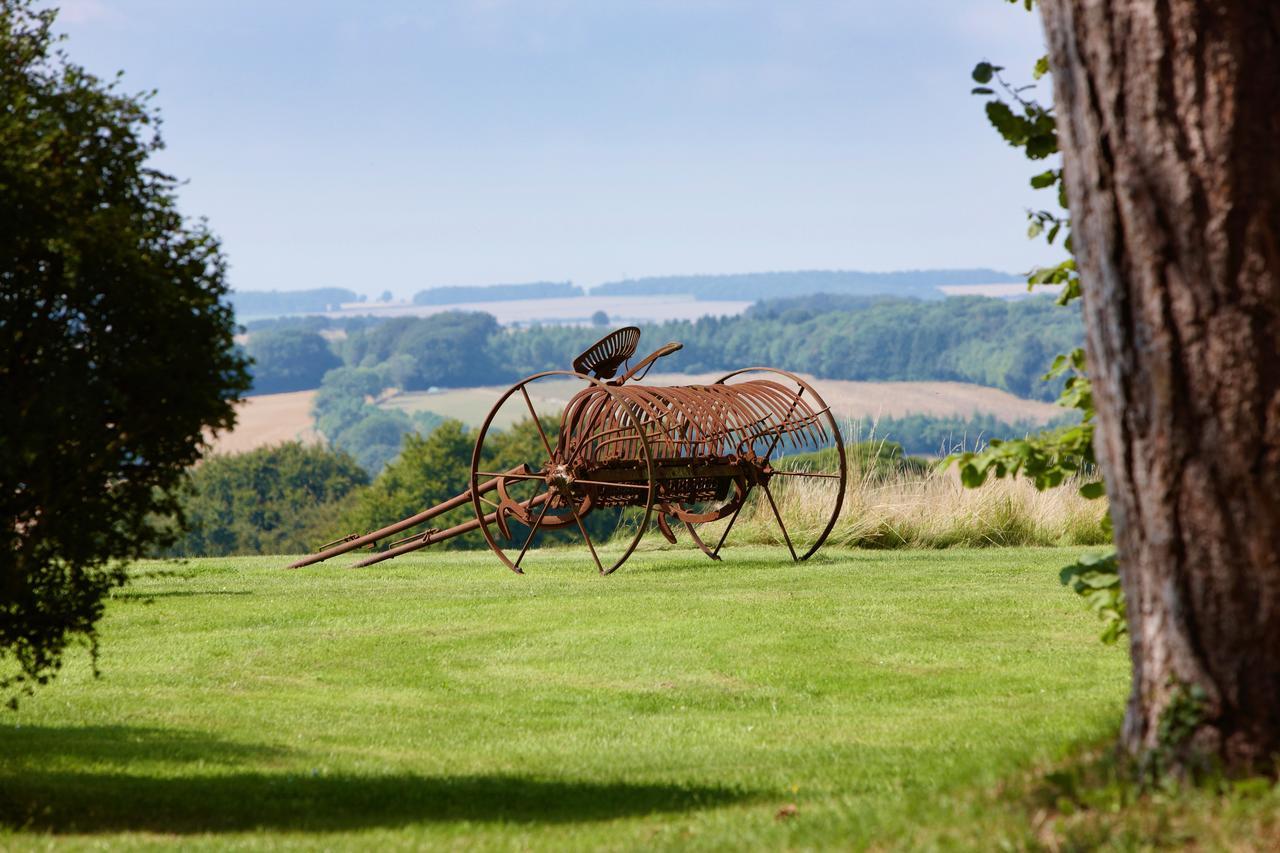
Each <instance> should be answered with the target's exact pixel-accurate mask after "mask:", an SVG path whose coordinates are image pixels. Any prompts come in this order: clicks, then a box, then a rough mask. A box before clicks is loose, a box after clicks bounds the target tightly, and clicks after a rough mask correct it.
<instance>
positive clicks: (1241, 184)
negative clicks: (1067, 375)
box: [962, 0, 1280, 774]
mask: <svg viewBox="0 0 1280 853" xmlns="http://www.w3.org/2000/svg"><path fill="white" fill-rule="evenodd" d="M1023 5H1024V6H1025V7H1026V8H1028V9H1030V8H1032V7H1033V5H1034V3H1033V2H1032V0H1023ZM1041 5H1042V11H1043V17H1044V22H1045V31H1046V34H1047V35H1048V39H1049V55H1048V56H1047V57H1045V58H1044V59H1042V60H1041V61H1040V62H1038V63H1037V66H1036V69H1035V73H1036V75H1037V76H1042V75H1043V74H1046V73H1048V72H1049V71H1051V70H1052V72H1053V75H1054V78H1055V82H1056V103H1057V110H1058V112H1057V113H1055V112H1053V111H1051V110H1050V109H1049V108H1046V107H1042V106H1041V105H1039V104H1038V103H1036V102H1033V101H1030V100H1028V99H1027V98H1025V97H1024V94H1023V93H1024V91H1025V90H1023V89H1021V88H1013V87H1009V86H1007V85H1006V84H1005V83H1004V81H1003V80H1002V78H1001V77H1000V76H999V74H1000V71H1001V70H1002V69H1000V68H998V67H996V66H992V65H990V64H989V63H982V64H980V65H979V66H978V68H977V69H975V72H974V76H975V79H976V80H977V82H979V83H981V84H983V85H982V86H980V87H979V88H978V89H977V90H976V91H977V92H978V93H979V94H984V95H994V94H996V93H995V90H994V89H993V88H992V87H991V86H990V85H987V84H989V83H991V82H992V81H994V82H995V83H996V84H998V85H1000V87H1001V88H1002V89H1003V90H1004V93H1005V97H1004V98H997V100H1003V101H1006V104H1005V107H1006V108H1005V109H1001V108H1000V107H994V106H992V105H991V104H989V105H988V113H989V114H990V115H992V120H993V123H994V124H995V125H996V127H997V129H998V130H999V131H1000V132H1001V134H1002V135H1004V136H1005V138H1006V139H1008V140H1009V141H1010V142H1011V143H1013V144H1015V145H1017V146H1018V147H1021V148H1024V149H1025V150H1026V153H1027V154H1028V156H1031V157H1036V156H1045V155H1046V154H1047V153H1051V152H1052V151H1055V150H1057V148H1058V145H1059V135H1058V132H1059V129H1060V128H1061V130H1062V131H1063V132H1062V135H1061V144H1062V148H1063V152H1064V157H1063V167H1062V168H1061V169H1049V170H1046V171H1045V172H1043V173H1041V174H1040V175H1038V176H1036V177H1035V178H1033V179H1032V184H1033V186H1038V187H1041V188H1045V189H1056V190H1057V195H1058V200H1059V204H1060V206H1061V207H1062V208H1066V207H1067V199H1068V195H1069V196H1070V199H1071V210H1072V213H1073V214H1074V216H1075V217H1076V219H1074V220H1068V219H1067V218H1066V217H1064V216H1062V215H1061V214H1060V213H1058V212H1057V211H1032V212H1031V213H1030V217H1031V227H1030V233H1031V234H1032V236H1037V235H1039V234H1041V233H1044V234H1045V235H1046V236H1047V238H1048V239H1049V240H1050V242H1052V240H1053V239H1054V237H1055V236H1057V235H1058V234H1059V232H1065V231H1066V230H1067V229H1069V228H1071V227H1072V226H1073V225H1074V226H1075V230H1074V232H1073V233H1072V234H1071V235H1070V236H1068V237H1067V242H1066V245H1067V248H1068V249H1069V250H1071V251H1074V252H1075V257H1073V258H1071V259H1068V260H1067V261H1064V262H1063V263H1062V264H1059V265H1058V266H1056V267H1051V268H1048V269H1045V270H1040V271H1037V272H1036V273H1035V274H1034V275H1033V276H1032V282H1033V283H1039V282H1060V283H1063V284H1064V285H1065V287H1064V290H1063V295H1062V300H1063V301H1069V300H1072V299H1075V298H1077V297H1079V296H1080V295H1082V294H1083V295H1084V297H1085V298H1084V300H1083V301H1084V307H1085V318H1086V331H1087V335H1086V340H1087V347H1088V352H1089V360H1088V364H1089V367H1090V372H1091V379H1092V381H1089V380H1086V379H1085V378H1084V376H1083V371H1084V368H1085V365H1086V357H1085V354H1084V352H1083V351H1080V350H1077V351H1074V352H1072V353H1069V354H1066V355H1063V356H1061V357H1060V358H1059V359H1058V361H1057V363H1056V364H1055V367H1054V370H1053V371H1051V373H1055V374H1056V373H1062V372H1071V373H1074V374H1075V375H1074V376H1072V377H1071V379H1069V380H1068V386H1067V389H1066V394H1065V395H1064V402H1066V403H1067V404H1069V405H1072V406H1074V407H1076V408H1079V409H1080V410H1081V411H1083V412H1084V413H1085V420H1084V422H1083V423H1082V424H1081V426H1079V427H1076V428H1074V429H1070V430H1066V431H1064V432H1062V433H1059V434H1057V435H1054V436H1050V437H1049V438H1048V439H1047V440H1041V441H1027V442H1022V443H1014V442H1010V443H1008V444H1007V445H1005V446H999V447H995V448H993V450H992V452H991V453H989V454H985V455H982V456H979V457H973V458H969V459H966V460H963V463H962V464H963V467H962V473H963V474H964V476H965V478H966V479H967V480H968V481H970V482H980V480H981V479H982V477H984V476H986V475H987V474H988V473H994V474H995V475H996V476H1001V475H1004V474H1009V473H1013V472H1017V471H1022V472H1024V473H1028V474H1030V475H1031V476H1032V477H1033V478H1035V479H1036V481H1037V482H1038V483H1041V484H1044V485H1052V484H1053V483H1054V482H1056V481H1060V479H1061V477H1062V476H1063V475H1064V472H1066V471H1069V470H1071V469H1072V468H1074V467H1077V466H1078V465H1080V464H1086V463H1089V462H1092V454H1093V452H1094V448H1095V445H1096V448H1097V450H1098V455H1099V460H1098V461H1099V462H1100V463H1101V467H1102V469H1103V471H1104V473H1105V474H1106V479H1107V483H1108V485H1109V490H1110V492H1111V501H1112V511H1113V514H1114V517H1115V520H1116V524H1115V539H1116V544H1117V555H1116V556H1111V557H1105V558H1101V559H1097V560H1093V561H1089V562H1084V561H1082V562H1081V563H1079V564H1077V565H1076V566H1071V567H1068V568H1067V569H1065V570H1064V571H1063V575H1062V576H1063V581H1064V582H1066V583H1071V584H1072V586H1073V588H1075V589H1076V590H1077V591H1078V592H1080V593H1081V594H1082V595H1084V596H1085V597H1086V598H1087V599H1088V600H1089V601H1090V604H1091V605H1092V606H1094V607H1095V608H1098V609H1099V610H1100V611H1101V612H1103V613H1104V614H1108V615H1109V616H1110V618H1111V620H1112V621H1111V627H1110V628H1109V630H1108V632H1107V633H1108V636H1109V637H1110V638H1112V639H1114V638H1115V637H1117V636H1119V635H1120V634H1121V633H1122V632H1123V631H1124V629H1125V627H1126V626H1127V629H1128V633H1129V634H1130V637H1131V640H1130V657H1131V660H1132V663H1133V684H1132V689H1131V693H1130V700H1129V704H1128V708H1127V711H1126V715H1125V724H1124V727H1123V730H1122V736H1121V743H1122V745H1123V747H1124V748H1125V750H1126V751H1127V752H1128V753H1129V754H1130V755H1132V756H1135V757H1137V758H1139V759H1140V766H1142V767H1145V768H1148V769H1152V770H1155V771H1163V770H1170V769H1171V770H1175V771H1178V772H1186V771H1195V770H1196V769H1198V768H1203V767H1204V766H1205V765H1206V764H1208V765H1210V766H1217V767H1226V768H1227V769H1229V770H1231V771H1235V772H1259V771H1261V772H1269V773H1272V774H1274V773H1275V771H1276V766H1277V765H1276V763H1275V759H1276V757H1277V756H1278V755H1280V722H1278V721H1280V717H1277V715H1276V711H1275V709H1276V708H1277V707H1278V706H1280V662H1278V659H1277V657H1276V655H1275V653H1274V652H1275V649H1276V648H1280V621H1277V620H1276V619H1274V618H1273V616H1272V614H1271V612H1270V610H1269V608H1268V606H1267V605H1266V604H1264V603H1263V602H1264V601H1269V600H1270V598H1268V596H1270V597H1271V598H1274V595H1273V594H1272V593H1273V591H1274V589H1275V587H1276V584H1275V579H1276V577H1277V576H1278V575H1277V558H1276V554H1277V553H1280V540H1278V539H1277V533H1276V531H1278V530H1280V511H1278V510H1277V506H1280V505H1278V504H1277V502H1276V500H1275V494H1276V492H1277V487H1278V485H1280V484H1278V483H1277V479H1278V477H1277V473H1276V472H1277V470H1280V469H1277V467H1276V466H1275V465H1272V464H1268V463H1263V462H1260V460H1270V459H1273V458H1274V457H1276V456H1277V455H1278V454H1280V450H1277V447H1278V446H1280V442H1278V441H1277V439H1276V437H1275V436H1276V432H1275V430H1274V429H1272V426H1271V421H1272V420H1274V419H1273V418H1271V417H1270V416H1269V415H1266V414H1263V413H1265V412H1270V411H1271V410H1272V409H1274V401H1275V400H1276V399H1278V398H1280V381H1277V379H1276V373H1275V371H1274V369H1273V367H1272V363H1273V362H1274V355H1275V353H1276V352H1277V351H1280V320H1278V319H1277V317H1278V316H1280V313H1278V312H1277V311H1276V310H1275V306H1276V305H1277V304H1280V263H1278V262H1277V255H1276V253H1275V251H1274V250H1273V248H1272V243H1273V242H1274V241H1273V240H1271V238H1269V237H1267V236H1265V235H1270V234H1274V233H1276V232H1277V231H1280V222H1278V221H1277V211H1278V210H1280V189H1277V188H1278V187H1280V180H1277V169H1278V167H1277V165H1276V161H1275V157H1274V142H1275V118H1274V117H1275V112H1276V108H1277V103H1276V100H1277V92H1278V91H1280V89H1277V88H1276V86H1275V83H1276V81H1277V80H1280V55H1278V54H1277V53H1276V51H1275V50H1274V49H1273V45H1272V44H1271V42H1270V41H1269V40H1268V39H1267V38H1265V37H1259V35H1260V34H1262V33H1272V32H1274V30H1275V15H1274V10H1273V9H1272V8H1271V7H1270V6H1268V5H1267V4H1256V3H1248V2H1244V0H1231V1H1230V2H1223V3H1218V4H1214V5H1213V7H1212V8H1208V7H1204V6H1202V5H1201V4H1194V3H1191V2H1189V0H1179V1H1178V2H1175V3H1173V4H1172V6H1171V8H1170V9H1167V10H1165V12H1166V14H1164V15H1163V16H1162V23H1161V26H1159V27H1152V26H1151V25H1150V23H1151V18H1150V10H1149V9H1148V8H1147V7H1146V6H1145V5H1143V4H1139V3H1134V2H1120V3H1115V4H1111V6H1110V7H1109V8H1108V10H1107V13H1106V14H1095V12H1096V11H1097V10H1096V9H1095V8H1092V7H1088V4H1085V3H1083V2H1081V0H1043V2H1042V4H1041ZM1205 68H1212V69H1213V73H1211V74H1205V73H1204V69H1205ZM1189 80H1190V81H1195V82H1194V84H1193V85H1190V86H1188V85H1185V82H1186V81H1189ZM1014 105H1016V106H1014ZM1205 128H1212V129H1213V130H1212V132H1210V133H1206V132H1205V131H1204V129H1205ZM1037 139H1039V140H1041V141H1040V142H1036V140H1037ZM1187 140H1195V144H1187ZM1240 176H1247V179H1241V177H1240ZM1077 237H1078V238H1079V239H1078V240H1076V239H1075V238H1077ZM1073 240H1074V242H1073ZM1227 258H1229V259H1230V261H1229V262H1224V261H1223V259H1227ZM1077 260H1078V262H1079V267H1080V275H1079V276H1077V274H1076V265H1077ZM1095 391H1096V396H1095ZM1095 405H1096V411H1097V420H1096V426H1095V421H1094V419H1093V413H1094V410H1095ZM1092 493H1095V494H1100V493H1101V488H1100V487H1097V488H1094V489H1093V490H1092ZM1122 590H1123V594H1122V592H1121V591H1122ZM1130 602H1132V606H1128V604H1129V603H1130Z"/></svg>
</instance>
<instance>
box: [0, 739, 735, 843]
mask: <svg viewBox="0 0 1280 853" xmlns="http://www.w3.org/2000/svg"><path fill="white" fill-rule="evenodd" d="M24 733H25V734H27V735H31V736H32V737H31V738H30V739H26V738H23V737H22V735H23V734H24ZM283 754H285V753H284V752H283V751H282V750H279V749H276V748H273V747H255V746H252V745H242V744H229V743H226V742H222V741H217V740H215V739H212V738H204V737H203V736H198V735H194V734H189V733H188V734H181V733H179V734H175V733H173V732H165V731H160V730H150V729H131V728H125V727H102V728H67V729H54V728H44V729H41V728H34V729H32V728H21V729H17V730H14V729H3V730H0V755H2V756H3V758H0V826H3V827H6V828H9V829H27V830H34V831H42V832H55V833H71V832H76V833H99V832H122V831H144V832H159V833H177V834H187V833H207V832H240V831H246V830H253V829H286V830H299V831H311V832H330V831H343V830H354V829H364V828H373V827H396V826H403V825H406V824H412V823H420V822H433V821H474V822H497V821H505V822H512V823H549V824H550V823H573V822H589V821H598V820H610V819H614V818H620V817H628V816H639V815H645V814H652V813H659V812H682V811H692V810H695V809H701V808H708V807H715V806H718V805H724V804H728V803H732V802H738V801H742V800H745V799H749V798H750V797H752V794H751V793H750V792H747V791H743V790H738V789H731V788H724V787H715V786H696V785H690V786H683V785H672V784H644V783H630V782H603V781H601V782H597V781H577V780H571V779H555V778H535V777H527V776H521V775H516V774H491V775H458V776H453V775H446V776H422V775H417V774H412V773H393V774H386V775H356V774H349V773H336V774H335V773H326V772H323V771H321V770H318V769H317V770H310V771H303V772H297V771H293V772H289V771H281V772H278V773H271V772H262V771H256V770H255V771H251V772H245V771H241V770H238V769H236V768H235V767H234V765H236V764H242V763H244V762H245V761H249V760H253V761H258V760H261V759H264V758H266V759H270V758H272V757H276V758H278V757H280V756H281V755H283ZM15 758H16V761H15ZM199 761H204V762H210V763H211V764H212V766H208V767H207V768H202V769H201V771H200V772H192V771H193V770H194V769H195V767H194V765H196V763H197V762H199ZM147 762H166V763H168V764H169V765H170V766H165V767H161V768H159V769H156V768H153V767H145V766H144V767H142V768H139V769H136V770H133V771H132V772H131V771H130V770H129V769H128V766H129V765H130V764H135V765H136V764H144V765H145V763H147ZM75 763H81V764H87V765H90V766H94V769H86V770H79V769H73V768H68V767H67V765H68V764H73V765H74V764H75ZM95 765H96V766H95ZM104 765H105V766H106V767H107V768H109V769H101V768H103V766H104ZM113 765H114V767H113ZM174 765H176V766H174ZM227 765H232V766H230V767H229V766H227Z"/></svg>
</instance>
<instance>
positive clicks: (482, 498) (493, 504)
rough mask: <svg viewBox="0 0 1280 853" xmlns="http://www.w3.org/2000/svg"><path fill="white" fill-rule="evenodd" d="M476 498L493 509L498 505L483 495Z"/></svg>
mask: <svg viewBox="0 0 1280 853" xmlns="http://www.w3.org/2000/svg"><path fill="white" fill-rule="evenodd" d="M476 497H478V498H480V500H482V501H484V502H485V503H487V504H488V505H489V506H491V507H493V508H494V509H498V505H497V504H496V503H494V502H493V501H491V500H489V499H488V498H486V497H485V496H484V495H476Z"/></svg>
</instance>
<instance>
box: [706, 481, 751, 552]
mask: <svg viewBox="0 0 1280 853" xmlns="http://www.w3.org/2000/svg"><path fill="white" fill-rule="evenodd" d="M751 488H752V487H751V486H747V490H746V491H745V492H743V493H742V503H740V504H738V508H737V509H735V510H734V511H733V515H731V516H729V523H728V524H726V525H725V526H724V532H722V533H721V534H720V541H719V542H717V543H716V547H715V548H714V549H713V550H712V552H711V556H712V557H718V555H719V554H720V549H721V548H723V547H724V540H726V539H728V538H729V531H730V530H732V529H733V523H734V522H735V521H737V520H738V514H739V513H741V512H742V508H743V507H744V506H746V505H747V498H748V497H750V496H751Z"/></svg>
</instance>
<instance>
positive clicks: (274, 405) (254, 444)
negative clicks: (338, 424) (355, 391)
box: [213, 391, 320, 453]
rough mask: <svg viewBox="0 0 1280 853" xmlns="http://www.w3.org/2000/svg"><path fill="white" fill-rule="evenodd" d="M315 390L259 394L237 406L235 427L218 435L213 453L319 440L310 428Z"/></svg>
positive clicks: (238, 451)
mask: <svg viewBox="0 0 1280 853" xmlns="http://www.w3.org/2000/svg"><path fill="white" fill-rule="evenodd" d="M315 396H316V392H315V391H292V392H290V393H288V394H259V395H256V396H253V397H248V398H246V399H245V401H244V402H243V403H241V404H240V405H239V406H237V407H236V428H235V429H234V430H232V431H231V432H228V433H223V434H222V435H219V436H217V437H216V438H215V439H214V441H213V452H214V453H243V452H244V451H246V450H254V449H256V448H259V447H264V446H266V445H268V444H279V443H280V442H282V441H294V440H295V439H296V440H298V441H302V442H304V443H306V444H312V443H319V441H320V436H319V435H318V434H317V433H316V431H315V430H313V429H312V428H311V401H312V400H313V399H314V398H315Z"/></svg>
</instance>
